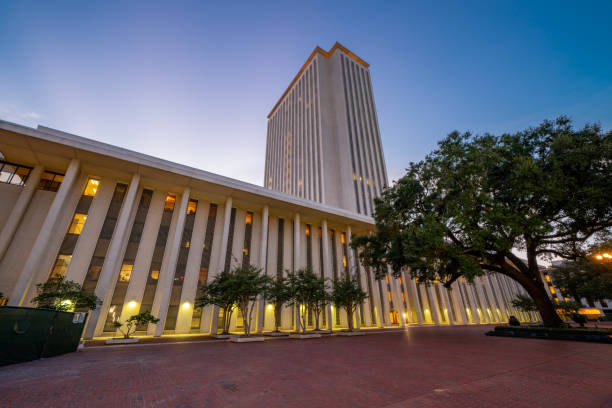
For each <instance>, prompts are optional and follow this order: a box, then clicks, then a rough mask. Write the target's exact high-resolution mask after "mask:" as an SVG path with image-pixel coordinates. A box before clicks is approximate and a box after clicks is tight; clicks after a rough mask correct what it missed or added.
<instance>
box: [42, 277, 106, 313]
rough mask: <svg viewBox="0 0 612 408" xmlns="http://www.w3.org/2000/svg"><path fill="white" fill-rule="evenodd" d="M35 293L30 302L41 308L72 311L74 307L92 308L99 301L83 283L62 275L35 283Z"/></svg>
mask: <svg viewBox="0 0 612 408" xmlns="http://www.w3.org/2000/svg"><path fill="white" fill-rule="evenodd" d="M36 291H37V293H38V294H37V295H36V297H35V298H34V299H32V302H34V303H35V304H36V307H38V308H43V309H53V310H60V311H64V312H72V311H74V310H75V309H86V310H93V309H95V308H96V307H97V306H98V305H99V304H100V303H101V301H100V299H98V298H97V297H96V296H95V295H91V294H89V293H87V292H86V291H85V290H84V289H83V285H79V284H78V283H76V282H73V281H65V280H64V278H63V277H52V278H49V280H47V281H46V282H45V283H39V284H38V285H36Z"/></svg>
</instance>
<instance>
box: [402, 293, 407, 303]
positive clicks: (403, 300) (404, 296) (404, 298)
mask: <svg viewBox="0 0 612 408" xmlns="http://www.w3.org/2000/svg"><path fill="white" fill-rule="evenodd" d="M402 302H404V303H406V295H404V292H402Z"/></svg>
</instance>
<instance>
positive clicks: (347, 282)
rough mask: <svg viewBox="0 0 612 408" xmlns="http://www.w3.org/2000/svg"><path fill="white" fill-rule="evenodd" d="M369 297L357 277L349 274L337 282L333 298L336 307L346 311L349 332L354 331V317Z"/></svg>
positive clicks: (333, 290)
mask: <svg viewBox="0 0 612 408" xmlns="http://www.w3.org/2000/svg"><path fill="white" fill-rule="evenodd" d="M367 297H368V295H367V294H366V293H365V292H364V291H363V290H362V289H361V287H360V285H359V281H358V278H357V276H351V275H350V274H348V273H347V274H345V275H344V277H342V278H340V279H338V280H337V281H336V282H335V284H334V287H333V289H332V294H331V298H332V301H333V302H334V304H335V305H336V307H338V308H343V309H344V310H346V317H347V320H348V327H349V331H353V316H354V314H355V310H356V309H357V306H358V305H359V304H360V303H361V302H363V301H364V300H365V299H366V298H367Z"/></svg>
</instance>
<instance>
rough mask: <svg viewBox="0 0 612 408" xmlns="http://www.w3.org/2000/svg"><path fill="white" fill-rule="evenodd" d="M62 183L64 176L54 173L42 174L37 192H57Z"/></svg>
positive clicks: (46, 172)
mask: <svg viewBox="0 0 612 408" xmlns="http://www.w3.org/2000/svg"><path fill="white" fill-rule="evenodd" d="M62 181H64V175H63V174H60V173H54V172H52V171H45V172H43V174H42V176H40V181H39V183H38V189H39V190H47V191H57V190H59V186H60V184H62Z"/></svg>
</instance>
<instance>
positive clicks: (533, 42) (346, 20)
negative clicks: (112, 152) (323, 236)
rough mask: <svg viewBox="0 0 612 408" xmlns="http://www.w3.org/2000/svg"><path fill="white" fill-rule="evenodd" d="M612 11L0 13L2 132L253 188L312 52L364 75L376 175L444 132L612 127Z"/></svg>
mask: <svg viewBox="0 0 612 408" xmlns="http://www.w3.org/2000/svg"><path fill="white" fill-rule="evenodd" d="M611 17H612V2H609V1H607V2H604V1H602V2H597V1H589V2H544V1H536V2H531V1H512V2H505V1H487V2H485V1H482V2H469V1H456V2H411V1H410V2H409V1H405V2H391V1H388V2H358V1H348V2H329V1H327V2H315V1H308V2H303V1H302V2H288V1H285V2H278V3H273V2H246V3H240V2H214V3H210V4H207V3H205V2H203V1H194V2H189V1H178V2H153V1H146V2H145V1H130V2H116V3H113V2H98V3H95V4H94V3H93V2H83V1H56V2H50V1H40V2H35V1H16V0H15V1H8V0H7V1H2V2H0V118H1V119H4V120H9V121H13V122H17V123H21V124H25V125H28V126H36V125H37V124H42V125H45V126H50V127H54V128H58V129H61V130H65V131H68V132H73V133H76V134H79V135H82V136H85V137H89V138H93V139H96V140H100V141H104V142H107V143H111V144H114V145H119V146H122V147H126V148H129V149H132V150H136V151H139V152H143V153H147V154H151V155H154V156H158V157H161V158H164V159H167V160H172V161H175V162H179V163H183V164H187V165H191V166H194V167H197V168H201V169H204V170H208V171H212V172H215V173H219V174H223V175H226V176H230V177H234V178H237V179H241V180H244V181H248V182H252V183H255V184H261V183H262V180H263V169H264V158H265V135H266V115H267V113H268V112H269V110H270V109H271V108H272V106H273V105H274V104H275V103H276V101H277V99H278V98H279V97H280V95H281V94H282V92H283V91H284V90H285V88H286V86H287V85H288V84H289V82H290V81H291V79H292V78H293V76H294V75H295V74H296V72H297V70H298V69H299V68H300V66H301V65H302V64H303V62H304V61H305V60H306V58H307V57H308V55H309V54H310V52H311V51H312V50H313V48H314V47H315V46H316V45H319V46H321V47H322V48H324V49H329V48H330V47H331V46H332V45H333V43H334V42H335V41H339V42H340V43H342V44H343V45H345V46H346V47H347V48H349V49H350V50H352V51H353V52H354V53H356V54H357V55H359V56H360V57H362V58H363V59H364V60H366V61H367V62H369V63H370V64H371V67H370V70H371V75H372V81H373V86H374V97H375V100H376V106H377V110H378V117H379V121H380V128H381V133H382V138H383V147H384V150H385V155H386V160H387V167H388V169H389V177H390V178H391V179H396V178H398V177H399V176H401V175H402V173H403V169H404V168H405V167H406V166H407V165H408V163H409V162H410V161H418V160H420V159H422V158H423V157H424V156H425V155H426V154H427V153H428V152H430V151H431V150H432V149H434V148H435V146H436V142H437V141H438V140H440V139H441V138H443V137H444V136H445V135H446V134H448V133H449V132H450V131H452V130H455V129H457V130H460V131H466V130H470V131H473V132H477V133H482V132H491V133H500V132H504V131H515V130H519V129H523V128H525V127H528V126H532V125H537V124H538V123H539V122H541V121H542V120H543V119H546V118H555V117H557V116H558V115H561V114H566V115H568V116H570V117H571V118H572V119H574V121H575V124H576V126H582V125H584V123H585V122H599V123H601V125H602V126H603V127H604V128H605V129H611V128H612V29H611V28H610V24H611V23H610V20H611Z"/></svg>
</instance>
